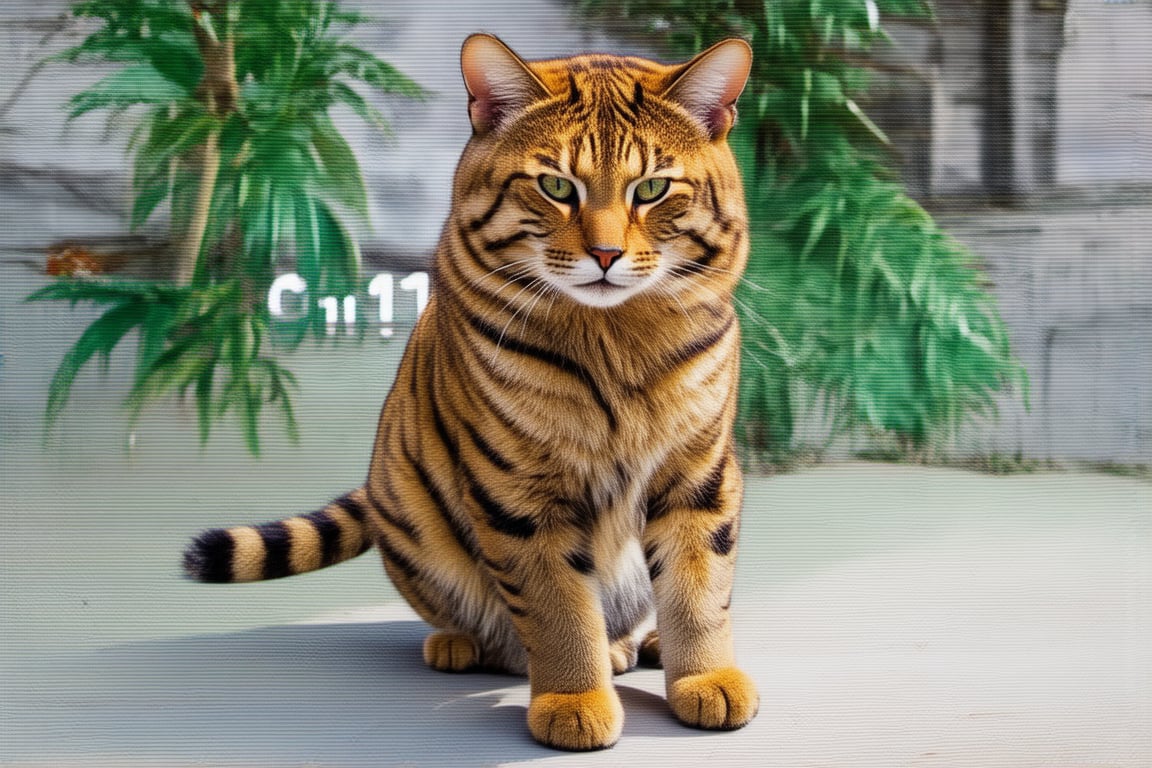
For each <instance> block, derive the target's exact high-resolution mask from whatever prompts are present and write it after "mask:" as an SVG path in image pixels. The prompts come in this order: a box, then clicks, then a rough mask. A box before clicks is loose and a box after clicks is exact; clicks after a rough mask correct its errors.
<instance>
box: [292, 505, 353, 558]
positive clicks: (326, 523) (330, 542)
mask: <svg viewBox="0 0 1152 768" xmlns="http://www.w3.org/2000/svg"><path fill="white" fill-rule="evenodd" d="M304 519H305V520H307V521H308V522H309V523H311V525H312V527H313V528H315V529H316V533H317V534H318V535H319V536H320V566H321V567H324V566H326V565H332V564H333V563H336V562H338V561H339V560H340V555H341V549H342V548H341V546H340V543H341V539H342V538H343V530H344V529H343V528H341V527H340V524H339V523H337V522H336V521H335V520H333V519H332V518H331V517H329V516H328V513H327V512H324V511H323V510H321V511H319V512H313V513H312V514H310V515H307V516H306V517H305V518H304ZM361 538H363V537H361Z"/></svg>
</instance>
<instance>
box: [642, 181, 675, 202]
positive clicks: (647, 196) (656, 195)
mask: <svg viewBox="0 0 1152 768" xmlns="http://www.w3.org/2000/svg"><path fill="white" fill-rule="evenodd" d="M667 191H668V179H659V178H653V179H644V181H642V182H640V183H639V184H637V185H636V192H635V196H636V203H637V204H641V203H654V202H656V201H657V200H659V199H660V198H662V197H664V193H665V192H667Z"/></svg>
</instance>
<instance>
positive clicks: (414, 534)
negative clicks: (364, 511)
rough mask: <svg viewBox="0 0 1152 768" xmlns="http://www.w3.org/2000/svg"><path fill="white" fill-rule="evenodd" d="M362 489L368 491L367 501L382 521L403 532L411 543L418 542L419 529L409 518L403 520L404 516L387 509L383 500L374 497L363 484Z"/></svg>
mask: <svg viewBox="0 0 1152 768" xmlns="http://www.w3.org/2000/svg"><path fill="white" fill-rule="evenodd" d="M364 490H365V491H367V493H368V503H369V504H371V505H372V508H373V509H374V510H376V514H378V515H380V517H381V518H382V519H383V520H384V522H386V523H388V525H390V526H392V527H393V528H395V529H397V530H398V531H400V532H401V533H403V534H404V535H405V536H407V537H408V538H409V539H411V540H412V541H413V543H416V544H419V543H420V531H418V530H417V529H416V526H415V525H413V524H412V522H411V521H410V520H405V519H404V518H402V517H399V516H397V515H396V513H394V512H392V511H391V510H390V509H388V507H387V506H386V505H385V504H384V503H383V502H381V501H380V499H378V498H376V496H375V495H374V494H373V493H372V491H371V489H370V488H368V487H367V486H365V488H364Z"/></svg>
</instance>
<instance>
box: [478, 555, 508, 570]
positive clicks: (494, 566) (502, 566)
mask: <svg viewBox="0 0 1152 768" xmlns="http://www.w3.org/2000/svg"><path fill="white" fill-rule="evenodd" d="M480 562H482V563H484V565H485V566H487V567H488V570H490V571H494V572H495V573H504V572H505V571H507V570H508V565H507V564H506V563H498V562H496V561H495V560H492V559H490V558H488V557H486V556H485V555H481V556H480Z"/></svg>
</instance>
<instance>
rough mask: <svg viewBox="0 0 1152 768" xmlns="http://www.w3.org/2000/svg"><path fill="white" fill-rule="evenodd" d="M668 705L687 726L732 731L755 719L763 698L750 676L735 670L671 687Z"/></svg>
mask: <svg viewBox="0 0 1152 768" xmlns="http://www.w3.org/2000/svg"><path fill="white" fill-rule="evenodd" d="M668 704H669V705H670V706H671V707H672V712H673V713H674V714H675V715H676V717H677V718H678V719H679V720H680V722H682V723H684V724H685V725H690V726H692V727H693V728H706V729H708V730H717V731H731V730H735V729H736V728H742V727H744V726H745V725H747V724H748V723H749V722H750V721H751V720H752V718H753V717H755V716H756V710H757V709H758V708H759V706H760V694H758V693H757V692H756V684H755V683H753V682H752V679H751V678H750V677H748V675H746V674H744V673H743V672H741V671H740V670H739V669H736V667H727V668H725V669H717V670H714V671H712V672H703V673H701V674H698V675H688V676H687V677H682V678H680V679H679V680H676V681H674V682H672V683H671V684H670V685H669V686H668Z"/></svg>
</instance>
